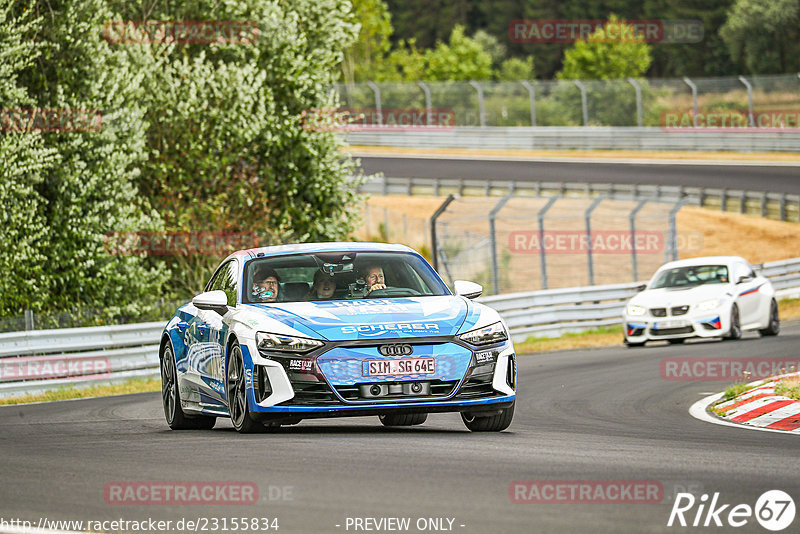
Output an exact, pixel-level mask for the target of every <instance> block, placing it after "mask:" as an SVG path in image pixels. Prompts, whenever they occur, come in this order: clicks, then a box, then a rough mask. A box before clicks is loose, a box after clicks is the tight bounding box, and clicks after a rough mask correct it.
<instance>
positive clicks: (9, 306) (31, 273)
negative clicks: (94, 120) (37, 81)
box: [0, 0, 57, 316]
mask: <svg viewBox="0 0 800 534" xmlns="http://www.w3.org/2000/svg"><path fill="white" fill-rule="evenodd" d="M12 8H13V0H0V113H2V115H3V116H2V117H0V129H2V130H3V131H2V133H0V205H2V206H3V209H2V210H0V243H2V244H3V253H2V254H0V316H9V315H17V314H21V313H22V311H23V310H25V309H35V310H37V311H38V310H40V309H41V308H42V307H43V306H44V305H45V304H46V301H45V300H44V299H42V298H41V295H42V294H43V293H46V292H47V281H46V277H45V274H44V270H45V267H46V263H47V257H46V255H45V250H46V237H47V221H46V220H45V219H44V217H43V215H42V207H43V205H44V203H45V200H44V199H43V198H42V197H41V196H40V195H39V193H38V192H37V191H36V187H37V186H39V185H40V184H41V183H42V181H43V180H44V176H45V175H46V173H47V172H48V170H49V169H51V168H52V167H53V166H54V164H55V163H56V162H57V154H56V153H55V151H53V150H52V149H47V148H46V147H45V146H44V143H43V140H42V137H41V134H39V133H36V132H30V133H25V132H18V131H13V130H15V129H16V128H15V125H14V124H12V123H11V122H10V119H11V117H10V116H9V115H8V112H9V110H12V109H20V108H30V107H31V106H32V104H33V99H32V98H31V97H30V96H29V95H28V92H27V90H26V89H25V87H24V86H22V85H20V84H19V82H18V77H19V73H20V72H21V71H23V70H24V69H26V68H29V67H30V65H31V64H33V62H34V61H35V60H36V57H37V56H38V54H39V53H40V51H41V46H37V45H36V44H35V43H34V42H33V41H31V40H30V39H27V38H26V37H27V35H29V34H30V33H32V32H35V31H37V30H38V29H39V28H40V27H41V19H39V18H33V17H32V16H31V15H32V12H31V11H30V9H28V10H25V12H24V14H23V15H20V16H15V15H14V14H13V13H12Z"/></svg>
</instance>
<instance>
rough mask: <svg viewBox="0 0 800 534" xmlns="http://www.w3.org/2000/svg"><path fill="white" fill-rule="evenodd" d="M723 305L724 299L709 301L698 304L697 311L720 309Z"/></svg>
mask: <svg viewBox="0 0 800 534" xmlns="http://www.w3.org/2000/svg"><path fill="white" fill-rule="evenodd" d="M720 304H722V299H708V300H704V301H703V302H699V303H698V304H697V311H708V310H713V309H715V308H718V307H719V305H720Z"/></svg>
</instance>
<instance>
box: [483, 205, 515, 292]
mask: <svg viewBox="0 0 800 534" xmlns="http://www.w3.org/2000/svg"><path fill="white" fill-rule="evenodd" d="M513 196H514V191H513V190H512V191H511V192H509V193H508V194H507V195H506V196H504V197H503V198H502V199H501V200H500V202H498V203H497V204H495V206H494V208H492V211H490V212H489V243H490V246H491V247H492V293H494V294H495V295H497V294H498V293H500V291H499V288H500V275H499V269H498V266H497V232H496V231H495V224H494V221H495V218H496V217H497V213H498V212H499V211H500V210H501V209H503V206H505V205H506V202H508V201H509V200H510V199H511V197H513Z"/></svg>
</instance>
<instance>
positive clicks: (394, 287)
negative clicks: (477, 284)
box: [242, 252, 450, 304]
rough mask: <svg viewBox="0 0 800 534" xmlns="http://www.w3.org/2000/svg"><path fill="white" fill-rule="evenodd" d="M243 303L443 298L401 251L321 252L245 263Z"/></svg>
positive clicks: (443, 291)
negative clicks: (439, 296) (437, 296)
mask: <svg viewBox="0 0 800 534" xmlns="http://www.w3.org/2000/svg"><path fill="white" fill-rule="evenodd" d="M243 289H244V292H243V299H242V300H243V302H245V303H249V304H263V303H273V302H304V301H318V300H350V299H369V298H387V297H417V296H434V295H449V294H450V291H449V290H448V289H447V287H446V286H445V285H444V284H443V283H442V282H441V279H440V278H439V277H438V276H437V275H436V273H435V272H434V271H433V269H432V268H431V267H430V265H428V263H427V262H426V261H425V260H423V259H422V258H420V257H419V256H417V255H415V254H410V253H405V252H326V253H313V254H293V255H288V256H276V257H266V258H263V259H262V258H259V259H254V260H251V261H249V262H248V263H247V265H246V266H245V275H244V286H243Z"/></svg>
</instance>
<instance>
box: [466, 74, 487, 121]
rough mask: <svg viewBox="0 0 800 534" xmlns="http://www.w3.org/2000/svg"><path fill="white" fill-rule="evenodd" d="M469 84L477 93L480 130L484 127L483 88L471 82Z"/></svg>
mask: <svg viewBox="0 0 800 534" xmlns="http://www.w3.org/2000/svg"><path fill="white" fill-rule="evenodd" d="M469 84H470V85H471V86H472V87H474V88H475V90H476V91H478V113H480V122H481V128H485V127H486V111H485V110H484V108H483V87H481V85H480V84H479V83H478V82H475V81H472V82H469Z"/></svg>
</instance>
